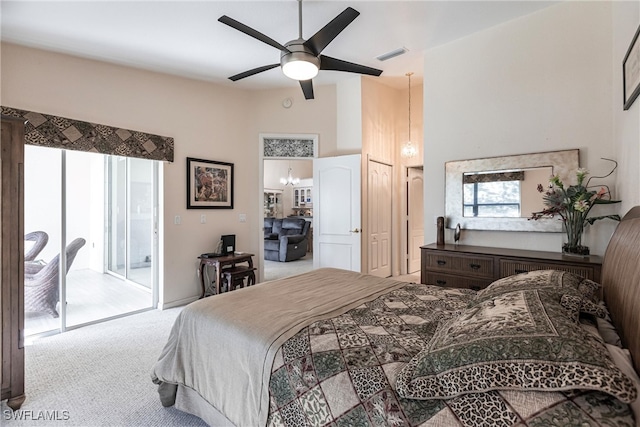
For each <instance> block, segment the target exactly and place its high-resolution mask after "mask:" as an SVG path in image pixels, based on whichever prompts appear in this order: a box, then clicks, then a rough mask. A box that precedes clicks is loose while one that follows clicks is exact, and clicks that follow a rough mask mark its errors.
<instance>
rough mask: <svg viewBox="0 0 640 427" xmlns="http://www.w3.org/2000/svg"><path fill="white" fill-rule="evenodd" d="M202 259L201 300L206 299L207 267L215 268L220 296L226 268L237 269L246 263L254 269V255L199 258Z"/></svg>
mask: <svg viewBox="0 0 640 427" xmlns="http://www.w3.org/2000/svg"><path fill="white" fill-rule="evenodd" d="M198 258H199V259H200V285H201V286H202V294H201V295H200V298H204V296H205V293H206V290H207V287H206V286H205V283H204V269H205V267H206V266H207V265H210V266H212V267H215V269H216V277H215V283H216V295H220V285H221V281H222V269H223V268H225V267H235V266H236V264H241V263H244V262H246V263H247V264H248V267H249V268H253V254H248V253H243V254H232V255H222V256H218V257H212V258H203V257H201V256H199V257H198Z"/></svg>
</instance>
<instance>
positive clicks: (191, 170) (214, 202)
mask: <svg viewBox="0 0 640 427" xmlns="http://www.w3.org/2000/svg"><path fill="white" fill-rule="evenodd" d="M233 180H234V176H233V163H226V162H218V161H214V160H204V159H196V158H193V157H187V209H233Z"/></svg>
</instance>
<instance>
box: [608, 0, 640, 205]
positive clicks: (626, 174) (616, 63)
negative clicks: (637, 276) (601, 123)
mask: <svg viewBox="0 0 640 427" xmlns="http://www.w3.org/2000/svg"><path fill="white" fill-rule="evenodd" d="M612 8H613V14H612V27H613V28H612V29H613V37H612V38H613V61H612V63H611V68H612V70H611V71H612V74H613V77H612V80H613V92H612V99H613V101H612V102H613V135H612V138H611V139H612V142H613V143H612V146H613V148H614V150H615V158H616V159H617V160H618V162H619V163H620V166H619V168H618V173H617V175H616V189H617V196H618V197H619V198H620V199H621V200H622V204H621V209H620V212H622V213H624V212H627V211H628V210H629V209H630V208H631V207H633V206H636V205H639V204H640V184H639V183H640V98H637V99H636V101H635V102H634V103H633V105H632V106H631V108H630V109H629V110H627V111H624V110H623V109H622V100H623V96H622V72H621V69H622V60H623V58H624V55H625V54H626V53H627V50H628V49H629V44H630V43H631V39H632V38H633V36H634V34H635V32H636V31H637V30H638V23H639V22H640V2H637V1H631V2H613V5H612Z"/></svg>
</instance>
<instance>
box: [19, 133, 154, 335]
mask: <svg viewBox="0 0 640 427" xmlns="http://www.w3.org/2000/svg"><path fill="white" fill-rule="evenodd" d="M157 176H158V166H157V162H154V161H149V160H140V159H126V158H119V157H113V156H106V155H102V154H96V153H87V152H80V151H66V150H58V149H51V148H42V147H34V146H29V145H27V146H25V233H29V232H32V231H44V232H45V233H46V234H47V236H48V242H47V244H46V245H45V247H44V249H43V250H42V251H41V252H40V253H39V255H38V256H37V259H36V260H35V262H37V263H38V264H39V266H38V265H35V266H34V265H31V267H34V268H35V270H32V271H36V270H38V269H39V268H48V269H50V270H52V269H54V268H55V269H56V272H57V273H56V274H54V275H53V278H52V279H51V282H50V283H48V286H49V288H50V290H49V291H48V292H44V288H38V289H29V293H30V294H29V295H28V297H29V298H30V301H31V303H32V304H31V305H29V306H27V308H26V309H25V335H33V334H39V333H43V332H50V331H58V330H62V331H64V330H65V329H66V328H68V327H74V326H78V325H83V324H87V323H93V322H97V321H100V320H103V319H108V318H112V317H117V316H121V315H124V314H126V313H132V312H136V311H139V310H144V309H148V308H151V307H153V306H154V305H155V301H156V300H157V297H156V292H157V291H156V288H157V286H156V277H157V274H155V273H154V271H155V268H156V258H157V251H156V248H157V244H156V243H155V242H156V233H155V230H156V228H155V224H157V218H156V215H155V213H156V212H157V196H156V194H157ZM28 244H30V243H29V242H25V248H27V247H28V246H27V245H28ZM56 264H57V267H56ZM65 265H66V266H67V268H66V269H65V268H64V266H65ZM27 268H28V266H27V263H25V271H26V269H27ZM27 279H29V280H32V279H36V276H30V277H27V275H26V274H25V283H26V284H29V283H32V284H34V285H37V284H39V282H38V281H37V280H32V281H31V282H29V280H27ZM26 298H27V292H25V299H26ZM62 301H64V303H61V302H62ZM49 306H55V311H53V312H52V310H50V309H49V308H51V307H49Z"/></svg>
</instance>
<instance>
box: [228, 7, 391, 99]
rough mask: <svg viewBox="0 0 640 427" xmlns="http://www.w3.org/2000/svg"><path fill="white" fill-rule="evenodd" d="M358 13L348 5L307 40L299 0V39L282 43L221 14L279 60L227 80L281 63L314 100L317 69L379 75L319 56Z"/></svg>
mask: <svg viewBox="0 0 640 427" xmlns="http://www.w3.org/2000/svg"><path fill="white" fill-rule="evenodd" d="M358 15H360V12H358V11H357V10H355V9H353V8H351V7H348V8H346V9H345V10H344V11H342V13H340V14H339V15H338V16H336V17H335V18H333V20H332V21H331V22H329V23H328V24H327V25H325V26H324V27H322V28H321V29H320V30H319V31H318V32H317V33H315V34H314V35H313V36H312V37H311V38H310V39H308V40H305V39H303V38H302V0H298V38H297V39H295V40H291V41H289V42H287V43H285V44H284V45H281V44H280V43H278V42H277V41H275V40H273V39H272V38H270V37H267V36H266V35H264V34H262V33H261V32H259V31H256V30H254V29H253V28H251V27H249V26H247V25H245V24H243V23H241V22H238V21H236V20H235V19H233V18H230V17H228V16H226V15H223V16H221V17H220V18H219V19H218V21H220V22H222V23H223V24H226V25H228V26H230V27H232V28H235V29H236V30H238V31H241V32H243V33H245V34H247V35H249V36H251V37H253V38H255V39H257V40H260V41H261V42H263V43H266V44H268V45H270V46H273V47H275V48H276V49H279V50H280V62H279V63H276V64H269V65H264V66H262V67H258V68H254V69H252V70H248V71H245V72H243V73H240V74H236V75H234V76H231V77H229V80H231V81H234V82H235V81H237V80H240V79H244V78H245V77H249V76H253V75H254V74H258V73H261V72H263V71H267V70H270V69H272V68H276V67H278V66H280V67H282V72H283V73H284V75H285V76H287V77H289V78H291V79H293V80H298V81H299V82H300V86H301V87H302V92H303V93H304V97H305V99H313V83H312V80H311V79H313V78H314V77H315V76H316V75H317V74H318V70H333V71H346V72H350V73H358V74H366V75H370V76H379V75H380V74H382V70H378V69H376V68H371V67H367V66H364V65H359V64H354V63H353V62H348V61H343V60H341V59H336V58H332V57H329V56H326V55H321V52H322V50H323V49H324V48H325V47H327V45H328V44H329V43H331V41H332V40H333V39H334V38H336V36H337V35H338V34H340V32H342V30H344V29H345V28H346V27H347V25H349V24H350V23H351V22H352V21H353V20H354V19H356V18H357V17H358Z"/></svg>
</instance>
